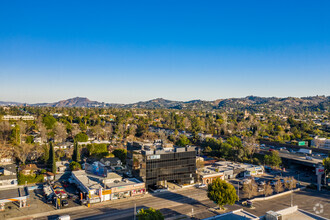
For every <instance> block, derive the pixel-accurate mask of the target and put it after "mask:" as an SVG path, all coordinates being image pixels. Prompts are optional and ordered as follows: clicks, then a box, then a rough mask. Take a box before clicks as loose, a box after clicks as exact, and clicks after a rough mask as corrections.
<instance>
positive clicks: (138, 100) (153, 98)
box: [0, 95, 328, 104]
mask: <svg viewBox="0 0 330 220" xmlns="http://www.w3.org/2000/svg"><path fill="white" fill-rule="evenodd" d="M249 96H253V97H260V98H306V97H315V96H325V97H328V95H315V96H300V97H297V96H296V97H294V96H283V97H280V96H267V97H266V96H255V95H247V96H243V97H228V98H218V99H213V100H206V99H189V100H176V99H166V98H163V97H157V98H151V99H147V100H138V101H136V102H130V103H124V102H122V103H120V102H105V101H103V100H97V99H90V98H89V97H82V96H76V97H69V98H65V99H59V100H55V101H42V102H35V103H32V102H30V103H29V102H20V101H15V100H0V102H17V103H22V104H42V103H55V102H59V101H65V100H68V99H74V98H87V99H88V100H90V101H97V102H104V103H107V104H134V103H137V102H145V101H150V100H155V99H165V100H169V101H178V102H188V101H194V100H201V101H209V102H210V101H216V100H222V99H241V98H246V97H249Z"/></svg>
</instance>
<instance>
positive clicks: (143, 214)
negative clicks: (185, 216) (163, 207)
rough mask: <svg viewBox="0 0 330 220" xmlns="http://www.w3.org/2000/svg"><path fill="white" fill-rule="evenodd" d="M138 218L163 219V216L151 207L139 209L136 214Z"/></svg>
mask: <svg viewBox="0 0 330 220" xmlns="http://www.w3.org/2000/svg"><path fill="white" fill-rule="evenodd" d="M137 219H138V220H163V219H164V216H163V214H162V213H161V212H160V211H159V210H155V209H153V208H148V209H140V210H139V211H138V214H137Z"/></svg>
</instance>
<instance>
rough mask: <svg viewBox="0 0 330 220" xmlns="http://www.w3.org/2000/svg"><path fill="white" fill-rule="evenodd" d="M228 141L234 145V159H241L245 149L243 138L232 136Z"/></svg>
mask: <svg viewBox="0 0 330 220" xmlns="http://www.w3.org/2000/svg"><path fill="white" fill-rule="evenodd" d="M227 143H228V144H229V145H231V146H232V148H233V151H234V153H235V157H234V159H235V160H237V159H239V160H240V159H241V158H242V157H243V156H244V150H243V145H242V141H241V139H239V138H238V137H236V136H233V137H230V138H228V139H227Z"/></svg>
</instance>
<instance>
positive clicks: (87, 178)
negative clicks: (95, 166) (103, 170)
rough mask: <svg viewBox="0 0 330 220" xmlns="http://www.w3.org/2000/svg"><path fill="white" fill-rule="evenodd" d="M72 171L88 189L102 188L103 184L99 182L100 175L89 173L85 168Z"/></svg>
mask: <svg viewBox="0 0 330 220" xmlns="http://www.w3.org/2000/svg"><path fill="white" fill-rule="evenodd" d="M72 173H73V174H74V175H75V177H76V178H77V179H78V180H79V181H80V182H81V183H82V184H83V185H84V186H85V187H87V188H88V189H100V188H102V185H101V184H100V183H99V182H98V181H99V178H100V177H99V176H95V175H90V174H87V173H86V172H85V170H78V171H73V172H72Z"/></svg>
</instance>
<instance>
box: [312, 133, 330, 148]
mask: <svg viewBox="0 0 330 220" xmlns="http://www.w3.org/2000/svg"><path fill="white" fill-rule="evenodd" d="M311 146H314V147H317V148H324V149H330V139H327V138H320V137H318V136H316V137H315V138H314V139H313V140H312V141H311Z"/></svg>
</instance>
